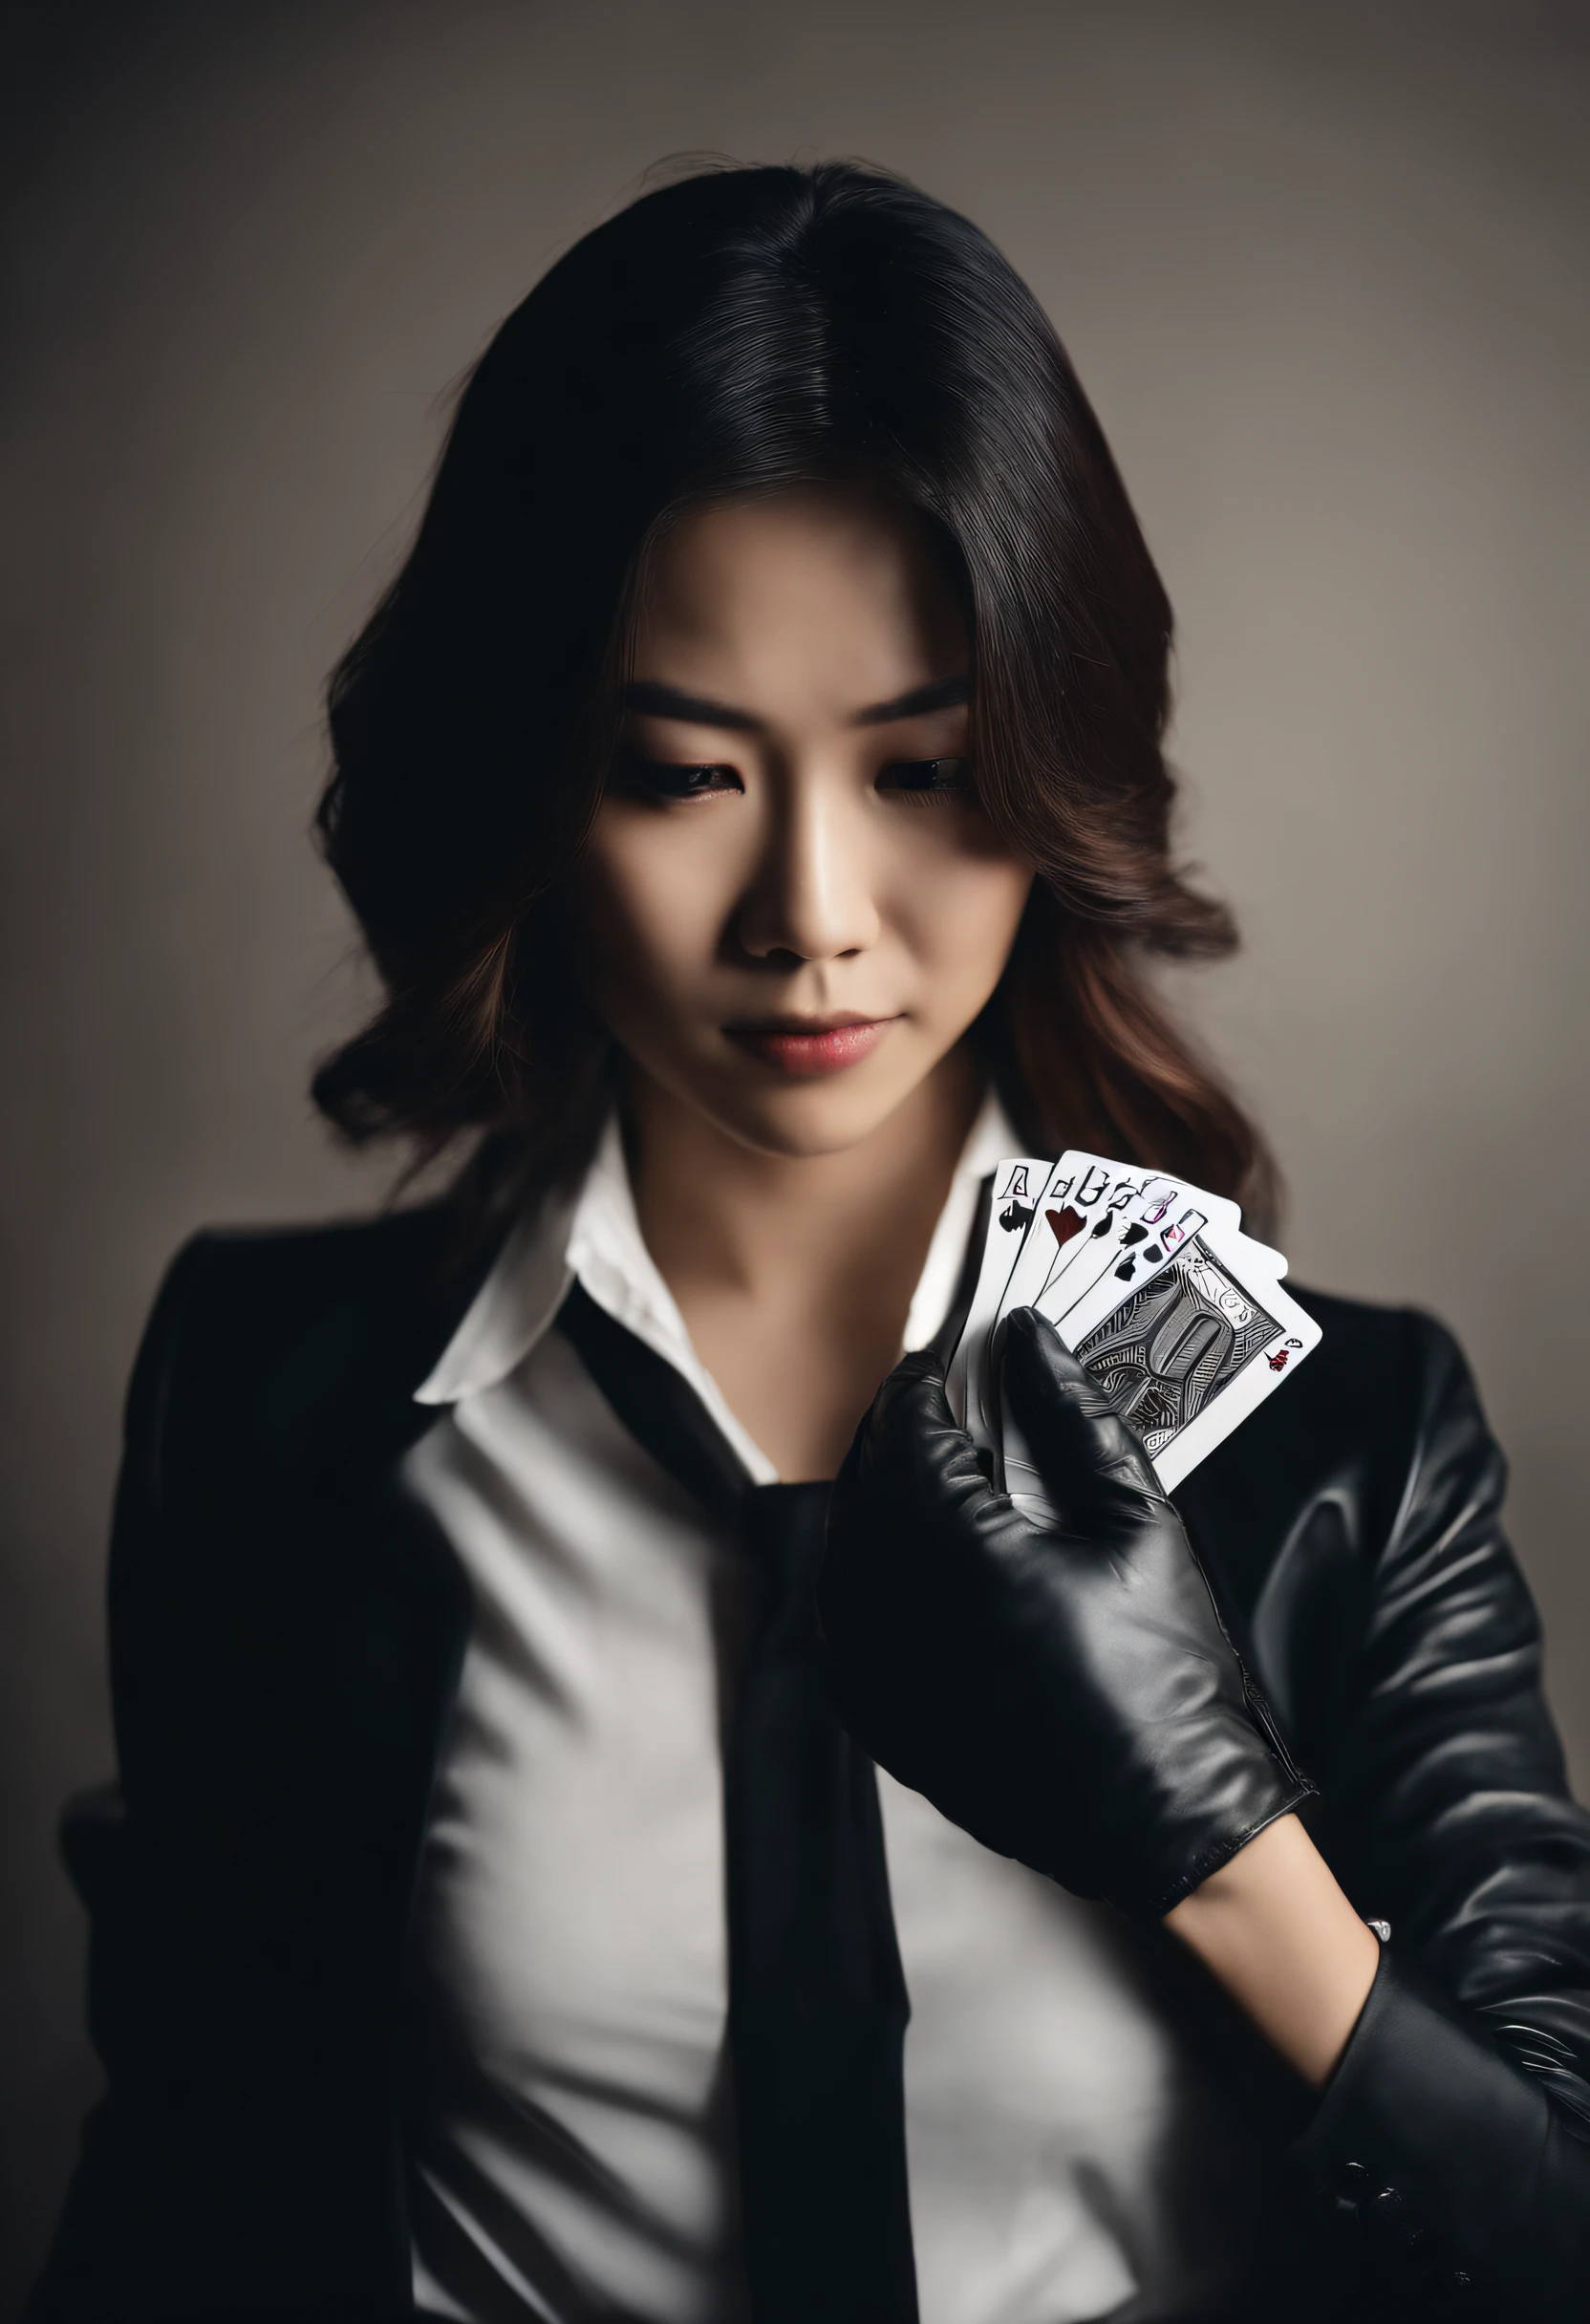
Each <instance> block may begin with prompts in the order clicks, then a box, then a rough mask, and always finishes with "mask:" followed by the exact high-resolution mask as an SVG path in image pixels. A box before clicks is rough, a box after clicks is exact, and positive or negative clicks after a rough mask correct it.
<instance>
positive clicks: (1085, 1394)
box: [1003, 1307, 1165, 1509]
mask: <svg viewBox="0 0 1590 2324" xmlns="http://www.w3.org/2000/svg"><path fill="white" fill-rule="evenodd" d="M1003 1362H1004V1373H1003V1380H1004V1386H1005V1388H1006V1390H1007V1391H1008V1393H1009V1396H1010V1401H1011V1404H1012V1407H1013V1408H1014V1409H1015V1413H1016V1417H1017V1419H1018V1420H1019V1421H1020V1422H1021V1427H1022V1429H1023V1431H1025V1433H1026V1438H1027V1444H1028V1447H1029V1449H1030V1451H1031V1453H1032V1456H1033V1459H1034V1460H1035V1461H1036V1462H1037V1464H1038V1468H1039V1471H1040V1474H1042V1478H1043V1481H1044V1483H1045V1485H1046V1486H1047V1487H1048V1489H1049V1492H1050V1494H1051V1496H1053V1498H1054V1500H1055V1502H1056V1503H1057V1505H1058V1506H1059V1507H1061V1508H1062V1509H1064V1508H1066V1507H1068V1506H1069V1507H1071V1508H1073V1509H1074V1508H1075V1507H1076V1506H1077V1504H1078V1502H1079V1499H1085V1498H1087V1497H1090V1496H1091V1495H1092V1494H1094V1493H1096V1492H1098V1491H1099V1490H1101V1489H1103V1490H1106V1491H1107V1490H1109V1489H1111V1488H1115V1489H1117V1490H1119V1489H1123V1488H1124V1489H1125V1490H1126V1491H1128V1492H1129V1493H1132V1494H1145V1495H1148V1496H1150V1498H1151V1499H1153V1500H1155V1501H1162V1500H1163V1499H1164V1497H1165V1496H1164V1493H1163V1492H1162V1490H1161V1488H1160V1483H1159V1479H1158V1478H1157V1477H1156V1476H1155V1474H1154V1472H1153V1467H1152V1464H1151V1463H1150V1459H1149V1456H1148V1454H1147V1453H1145V1452H1144V1450H1143V1447H1142V1445H1141V1443H1140V1442H1139V1441H1138V1439H1137V1437H1136V1436H1135V1435H1134V1434H1133V1433H1132V1431H1131V1430H1130V1429H1129V1428H1128V1425H1127V1423H1126V1422H1125V1421H1124V1420H1123V1419H1122V1417H1121V1415H1120V1413H1119V1412H1118V1411H1117V1410H1116V1409H1115V1407H1114V1406H1113V1405H1112V1404H1111V1403H1110V1401H1109V1398H1108V1397H1107V1395H1106V1394H1105V1392H1104V1390H1103V1388H1100V1387H1099V1385H1098V1383H1097V1381H1095V1380H1093V1379H1091V1378H1089V1376H1088V1374H1087V1373H1086V1372H1085V1370H1084V1369H1083V1367H1082V1366H1081V1365H1080V1364H1079V1363H1078V1362H1077V1359H1076V1357H1075V1356H1074V1355H1073V1354H1072V1353H1071V1350H1070V1349H1069V1348H1068V1347H1067V1346H1066V1345H1065V1343H1064V1340H1063V1339H1062V1338H1061V1336H1060V1334H1059V1332H1058V1331H1057V1330H1056V1329H1055V1327H1054V1325H1053V1324H1052V1323H1050V1322H1049V1321H1048V1319H1047V1317H1045V1316H1042V1315H1040V1314H1039V1313H1038V1311H1037V1309H1036V1308H1033V1307H1019V1308H1017V1310H1016V1312H1015V1313H1014V1315H1012V1317H1011V1319H1010V1322H1009V1323H1008V1324H1007V1325H1006V1327H1005V1344H1004V1358H1003Z"/></svg>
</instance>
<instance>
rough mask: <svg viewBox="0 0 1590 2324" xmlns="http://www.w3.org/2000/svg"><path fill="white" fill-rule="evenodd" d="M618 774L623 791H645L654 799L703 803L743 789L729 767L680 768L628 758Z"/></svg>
mask: <svg viewBox="0 0 1590 2324" xmlns="http://www.w3.org/2000/svg"><path fill="white" fill-rule="evenodd" d="M619 774H620V779H621V781H622V783H623V785H624V787H625V789H626V790H632V791H642V792H647V791H649V792H650V793H651V794H652V796H653V797H654V798H657V799H703V798H705V797H707V795H708V794H709V793H711V792H714V791H738V790H742V789H743V788H744V785H742V784H741V780H740V777H739V776H738V775H737V774H736V773H735V770H734V768H733V767H732V766H683V765H680V764H677V763H676V762H675V761H673V760H671V759H642V758H640V757H638V756H633V757H628V758H626V759H625V760H624V762H623V764H622V765H621V767H620V769H619Z"/></svg>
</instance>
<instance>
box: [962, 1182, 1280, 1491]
mask: <svg viewBox="0 0 1590 2324" xmlns="http://www.w3.org/2000/svg"><path fill="white" fill-rule="evenodd" d="M1285 1273H1286V1261H1285V1259H1283V1258H1282V1257H1281V1255H1280V1253H1279V1252H1278V1251H1272V1250H1271V1249H1270V1248H1269V1247H1268V1245H1266V1244H1264V1243H1261V1242H1255V1241H1254V1240H1253V1238H1252V1237H1251V1236H1248V1235H1244V1234H1243V1232H1242V1228H1241V1214H1240V1212H1239V1211H1238V1209H1237V1206H1236V1204H1235V1202H1231V1201H1228V1200H1227V1199H1226V1198H1225V1197H1224V1196H1223V1195H1220V1194H1205V1193H1203V1191H1202V1190H1201V1189H1200V1188H1198V1187H1195V1186H1192V1185H1190V1184H1189V1183H1188V1182H1187V1181H1186V1180H1185V1179H1180V1178H1171V1177H1166V1176H1163V1175H1157V1174H1155V1173H1152V1172H1150V1171H1144V1170H1140V1169H1135V1168H1133V1167H1131V1166H1130V1165H1128V1164H1127V1163H1124V1162H1110V1161H1107V1160H1106V1159H1105V1158H1104V1157H1103V1156H1102V1155H1100V1154H1084V1153H1076V1152H1070V1153H1064V1154H1063V1155H1062V1156H1061V1158H1060V1160H1059V1161H1058V1162H1056V1163H1053V1164H1050V1163H1048V1162H1035V1161H1034V1160H1032V1158H1031V1157H1030V1156H1021V1155H1018V1156H1016V1157H1013V1158H1012V1159H1011V1160H1009V1161H1005V1162H1001V1163H1000V1164H999V1168H998V1170H997V1171H996V1172H995V1173H994V1177H993V1182H992V1192H991V1199H990V1204H989V1213H988V1226H987V1235H986V1239H985V1241H984V1244H983V1251H982V1263H981V1266H980V1268H979V1270H978V1279H977V1285H976V1289H975V1290H974V1292H973V1295H972V1303H971V1306H970V1308H969V1309H968V1310H967V1315H966V1321H965V1323H964V1324H963V1325H962V1327H961V1333H960V1338H959V1340H958V1342H957V1343H956V1350H955V1354H954V1356H953V1357H952V1359H951V1362H950V1369H949V1376H948V1381H947V1387H948V1391H949V1398H950V1405H951V1409H953V1411H954V1412H955V1415H956V1419H957V1420H958V1421H959V1422H960V1423H961V1425H962V1427H963V1428H965V1429H966V1430H968V1431H969V1432H970V1434H971V1436H972V1439H973V1442H974V1443H975V1444H976V1445H977V1447H978V1452H979V1453H980V1454H981V1455H982V1456H983V1464H984V1466H985V1467H986V1468H987V1470H988V1471H989V1474H990V1475H991V1477H992V1480H993V1482H994V1483H995V1485H997V1486H998V1487H999V1489H1000V1490H1001V1491H1003V1492H1005V1493H1008V1494H1009V1495H1010V1496H1011V1498H1012V1499H1013V1500H1014V1501H1015V1502H1016V1503H1017V1505H1018V1507H1019V1508H1021V1510H1022V1511H1023V1512H1024V1513H1025V1514H1026V1515H1027V1516H1029V1517H1036V1518H1038V1519H1039V1520H1040V1521H1041V1522H1042V1521H1044V1520H1046V1519H1049V1518H1052V1517H1054V1516H1055V1514H1056V1512H1055V1511H1054V1508H1053V1505H1052V1503H1051V1501H1050V1500H1049V1497H1048V1496H1047V1495H1046V1494H1045V1492H1044V1490H1043V1484H1042V1478H1041V1476H1040V1475H1039V1473H1038V1470H1037V1468H1036V1466H1035V1465H1034V1462H1033V1458H1032V1453H1031V1451H1030V1449H1029V1448H1028V1446H1027V1444H1026V1442H1025V1440H1024V1438H1023V1437H1022V1434H1021V1429H1020V1428H1019V1427H1018V1425H1017V1423H1016V1420H1015V1418H1014V1416H1013V1414H1012V1413H1011V1411H1010V1409H1009V1407H1008V1406H1007V1405H1005V1404H1004V1403H1003V1402H1002V1400H1001V1399H1000V1397H999V1391H998V1386H997V1384H998V1381H999V1354H1000V1346H1001V1338H1002V1329H1003V1324H1004V1321H1005V1318H1006V1317H1007V1316H1008V1315H1010V1314H1011V1313H1012V1311H1013V1310H1014V1309H1016V1308H1018V1307H1036V1308H1037V1309H1038V1311H1039V1313H1040V1314H1041V1315H1044V1316H1047V1317H1048V1319H1049V1321H1050V1323H1053V1324H1054V1325H1055V1327H1056V1329H1057V1330H1058V1331H1059V1333H1060V1336H1061V1338H1062V1339H1063V1340H1064V1343H1065V1345H1066V1346H1067V1347H1069V1348H1070V1349H1071V1351H1072V1353H1073V1354H1074V1355H1075V1356H1076V1358H1077V1360H1078V1362H1079V1363H1080V1364H1082V1366H1084V1368H1085V1370H1086V1371H1088V1372H1090V1373H1091V1374H1092V1376H1093V1378H1094V1379H1095V1380H1096V1381H1097V1382H1098V1384H1099V1386H1100V1388H1103V1390H1104V1392H1105V1394H1106V1395H1107V1397H1108V1398H1109V1400H1110V1402H1111V1404H1113V1405H1114V1407H1115V1409H1116V1410H1117V1411H1118V1412H1120V1413H1121V1415H1122V1417H1123V1418H1124V1419H1126V1420H1127V1421H1128V1422H1129V1423H1130V1425H1131V1427H1132V1429H1133V1430H1134V1431H1136V1433H1137V1434H1138V1436H1140V1437H1141V1438H1142V1440H1143V1443H1144V1446H1145V1447H1146V1449H1147V1451H1148V1453H1149V1456H1150V1459H1151V1460H1152V1462H1153V1465H1154V1469H1155V1472H1156V1474H1158V1477H1159V1481H1160V1483H1161V1484H1162V1485H1163V1486H1164V1488H1165V1490H1166V1492H1167V1493H1169V1492H1171V1491H1172V1490H1173V1489H1174V1487H1175V1486H1177V1485H1179V1484H1180V1483H1181V1481H1182V1479H1183V1477H1185V1476H1188V1475H1190V1474H1192V1471H1193V1470H1194V1469H1195V1468H1196V1467H1197V1465H1198V1463H1199V1462H1200V1461H1201V1460H1203V1459H1204V1458H1205V1457H1206V1456H1207V1455H1208V1454H1209V1453H1213V1452H1214V1448H1215V1446H1216V1445H1218V1444H1222V1443H1223V1442H1224V1441H1225V1439H1226V1438H1227V1437H1228V1436H1229V1435H1230V1434H1231V1432H1232V1431H1233V1429H1235V1427H1236V1426H1237V1425H1238V1423H1239V1422H1241V1421H1243V1420H1246V1418H1247V1417H1248V1414H1249V1413H1250V1412H1253V1411H1257V1409H1258V1407H1259V1405H1261V1404H1262V1403H1263V1401H1264V1399H1265V1397H1266V1396H1268V1395H1270V1394H1271V1393H1272V1392H1273V1391H1274V1390H1275V1389H1276V1388H1279V1386H1280V1385H1281V1382H1282V1381H1283V1380H1284V1379H1285V1378H1286V1377H1287V1375H1288V1373H1290V1372H1293V1371H1295V1370H1296V1369H1297V1367H1298V1366H1299V1365H1300V1363H1301V1362H1302V1360H1303V1358H1304V1357H1305V1356H1306V1355H1308V1354H1309V1353H1310V1352H1311V1351H1312V1350H1313V1349H1314V1348H1316V1347H1317V1346H1318V1345H1319V1344H1320V1326H1319V1324H1318V1323H1315V1321H1314V1319H1313V1317H1312V1316H1307V1315H1305V1314H1304V1313H1303V1311H1302V1309H1301V1308H1300V1306H1299V1305H1298V1303H1297V1302H1296V1301H1295V1300H1293V1299H1290V1298H1288V1296H1287V1294H1286V1293H1285V1292H1284V1291H1283V1290H1282V1289H1281V1287H1280V1279H1281V1277H1282V1276H1283V1275H1284V1274H1285Z"/></svg>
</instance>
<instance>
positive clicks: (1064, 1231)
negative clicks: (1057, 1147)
mask: <svg viewBox="0 0 1590 2324" xmlns="http://www.w3.org/2000/svg"><path fill="white" fill-rule="evenodd" d="M1153 1174H1154V1173H1151V1172H1149V1171H1142V1170H1133V1169H1131V1168H1130V1166H1129V1165H1128V1164H1127V1163H1123V1162H1110V1161H1107V1160H1106V1158H1105V1157H1104V1156H1103V1155H1102V1154H1088V1153H1083V1152H1080V1151H1078V1150H1077V1149H1075V1148H1072V1149H1070V1150H1069V1151H1066V1152H1065V1153H1064V1154H1062V1155H1061V1157H1060V1160H1059V1161H1058V1162H1057V1163H1056V1164H1055V1165H1054V1168H1053V1169H1052V1170H1051V1171H1050V1172H1049V1173H1048V1176H1047V1178H1046V1179H1045V1181H1044V1183H1043V1192H1042V1195H1041V1196H1040V1198H1039V1202H1038V1215H1037V1216H1036V1217H1035V1218H1034V1220H1033V1223H1032V1226H1031V1228H1030V1230H1029V1232H1028V1235H1027V1238H1026V1241H1025V1242H1024V1243H1023V1244H1022V1246H1021V1252H1020V1254H1019V1256H1018V1258H1017V1261H1016V1264H1015V1266H1014V1267H1013V1268H1012V1269H1011V1272H1010V1278H1009V1280H1008V1281H1007V1282H1006V1284H1005V1288H1004V1292H1003V1295H1002V1296H1001V1298H1000V1301H999V1310H998V1313H997V1314H996V1316H995V1319H994V1331H995V1342H996V1345H994V1346H993V1347H992V1348H991V1350H990V1354H991V1356H992V1358H993V1360H994V1362H995V1364H996V1365H997V1364H998V1361H999V1347H998V1345H997V1342H998V1338H999V1324H1000V1323H1002V1322H1003V1320H1004V1318H1005V1317H1006V1316H1007V1315H1009V1314H1010V1313H1011V1312H1012V1310H1013V1309H1015V1308H1017V1307H1036V1306H1037V1305H1038V1303H1039V1302H1040V1301H1041V1300H1042V1299H1044V1298H1045V1297H1048V1296H1051V1295H1052V1294H1053V1293H1054V1289H1055V1286H1056V1284H1057V1283H1058V1282H1059V1281H1060V1280H1061V1278H1062V1277H1063V1276H1064V1275H1066V1274H1068V1273H1069V1271H1070V1269H1071V1267H1072V1266H1074V1265H1075V1264H1076V1263H1077V1260H1078V1258H1079V1256H1080V1255H1084V1254H1085V1251H1086V1246H1087V1244H1088V1243H1089V1242H1092V1241H1098V1242H1105V1241H1107V1239H1108V1238H1109V1237H1111V1236H1112V1235H1113V1234H1114V1232H1115V1230H1116V1228H1117V1227H1118V1225H1119V1224H1120V1223H1121V1220H1120V1214H1121V1213H1122V1212H1123V1211H1124V1210H1125V1208H1126V1206H1127V1204H1128V1202H1130V1201H1131V1200H1132V1199H1133V1198H1134V1197H1135V1196H1136V1195H1138V1194H1141V1193H1142V1192H1143V1189H1144V1187H1145V1186H1146V1185H1147V1184H1148V1182H1149V1180H1150V1177H1151V1176H1153Z"/></svg>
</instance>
